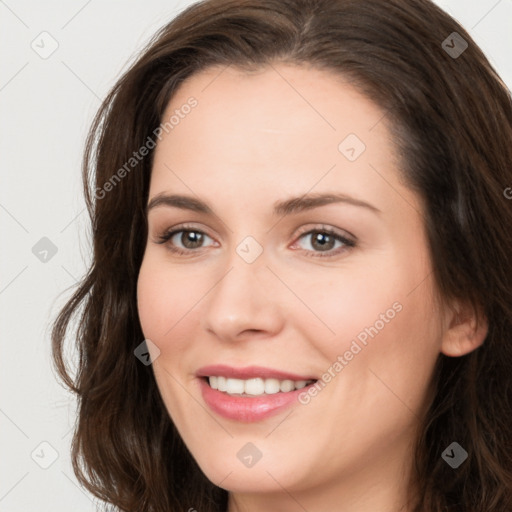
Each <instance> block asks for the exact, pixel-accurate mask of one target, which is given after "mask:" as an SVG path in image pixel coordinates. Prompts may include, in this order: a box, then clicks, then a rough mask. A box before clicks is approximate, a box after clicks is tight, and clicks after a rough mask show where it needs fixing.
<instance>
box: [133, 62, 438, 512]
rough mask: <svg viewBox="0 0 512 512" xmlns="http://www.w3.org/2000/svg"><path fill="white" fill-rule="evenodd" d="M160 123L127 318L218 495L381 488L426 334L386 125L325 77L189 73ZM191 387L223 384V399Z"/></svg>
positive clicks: (284, 72)
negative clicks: (136, 320)
mask: <svg viewBox="0 0 512 512" xmlns="http://www.w3.org/2000/svg"><path fill="white" fill-rule="evenodd" d="M191 97H194V98H195V100H196V101H197V104H195V103H194V104H195V106H194V107H193V108H184V107H183V106H184V105H187V104H192V102H193V100H190V98H191ZM175 111H178V112H175ZM172 115H174V116H175V118H174V121H173V122H172V128H171V129H168V133H165V132H163V137H162V138H161V140H160V142H159V143H158V145H157V148H156V150H155V151H156V152H155V158H154V165H153V170H152V176H151V185H150V192H149V201H148V204H149V205H151V207H150V208H149V211H148V223H149V226H148V227H149V236H148V240H147V246H146V249H145V255H144V260H143V262H142V266H141V269H140V275H139V281H138V307H139V314H140V321H141V325H142V329H143V332H144V335H145V337H146V338H147V339H149V340H151V342H152V344H153V345H151V344H150V347H153V349H152V353H153V356H154V357H155V360H154V363H153V370H154V375H155V378H156V381H157V384H158V387H159V390H160V392H161V395H162V397H163V400H164V402H165V405H166V407H167V410H168V412H169V414H170V416H171V418H172V420H173V422H174V423H175V425H176V427H177V429H178V430H179V432H180V434H181V436H182V438H183V440H184V442H185V443H186V445H187V446H188V448H189V450H190V452H191V453H192V455H193V456H194V458H195V459H196V460H197V462H198V464H199V466H200V467H201V469H202V470H203V471H204V473H205V474H206V476H207V477H208V478H209V479H210V480H211V481H212V482H214V483H216V484H217V485H219V486H221V487H223V488H225V489H228V490H230V491H233V492H234V493H235V494H236V493H240V494H244V493H247V495H249V494H251V493H256V495H260V496H262V495H263V494H265V493H268V495H270V494H272V493H276V494H275V495H274V497H273V499H277V496H283V499H284V500H288V502H290V500H291V498H290V495H291V496H294V499H295V498H296V499H297V500H299V497H300V500H301V501H300V502H301V504H302V505H303V506H304V507H306V508H307V505H308V504H310V505H312V504H313V503H315V504H316V505H317V506H318V504H319V501H318V498H315V501H308V499H310V497H311V496H313V495H314V494H315V493H316V496H318V495H320V496H322V497H323V498H325V499H329V497H335V496H336V494H335V493H336V492H339V490H340V489H342V488H345V491H347V490H348V489H349V488H350V493H348V491H347V493H345V494H344V496H346V497H347V499H349V498H348V497H349V496H356V495H358V493H360V494H361V495H362V494H365V496H367V497H366V498H365V499H368V500H370V499H372V498H371V495H372V493H368V485H369V482H372V481H373V482H374V489H375V495H377V494H378V493H379V492H381V491H378V489H381V490H382V489H384V488H388V489H396V487H397V485H398V486H399V485H401V483H400V482H398V483H397V480H398V481H400V480H401V477H400V475H402V474H403V475H406V474H407V468H408V467H409V466H408V465H409V464H410V463H411V461H412V459H411V447H412V442H413V439H414V436H415V429H416V428H417V426H418V423H419V417H420V416H421V414H422V411H423V408H424V400H425V396H426V394H427V388H428V384H429V382H430V379H431V375H432V370H433V367H434V364H435V361H436V358H437V356H438V354H439V352H440V347H441V338H442V327H441V324H442V322H441V321H440V317H441V313H440V309H439V306H438V305H437V301H435V300H434V296H435V295H434V288H433V280H432V276H431V270H432V267H431V261H430V258H429V253H428V250H427V240H426V236H425V229H424V219H423V217H422V214H421V212H422V211H423V206H422V203H421V201H420V199H419V198H418V197H417V195H416V194H414V193H413V192H411V191H410V190H408V189H407V188H405V187H404V185H403V184H402V183H401V182H400V179H399V172H398V159H397V156H396V154H395V152H394V147H393V144H392V141H391V139H390V135H389V132H388V130H387V127H386V116H385V112H383V111H381V110H380V109H379V108H378V107H377V106H376V105H375V104H373V103H372V102H371V101H369V100H368V99H366V98H365V97H363V96H362V95H360V94H359V93H358V92H357V90H356V89H354V88H353V87H352V86H351V85H349V84H348V83H347V82H345V81H343V79H342V78H339V77H336V76H334V75H332V74H329V73H328V72H326V71H320V70H314V69H308V68H299V67H293V66H289V65H284V64H282V65H278V66H275V67H272V68H266V69H265V70H262V71H260V72H257V73H250V74H249V73H246V72H242V71H238V70H235V69H233V68H227V69H224V68H215V69H209V70H207V71H204V72H202V73H199V74H196V75H194V76H193V77H192V78H191V79H189V80H188V81H187V82H185V83H184V84H183V85H182V87H181V89H180V90H179V91H178V93H177V94H176V95H175V96H174V98H173V100H172V101H171V103H170V105H169V106H168V109H167V112H166V114H165V116H164V121H167V120H168V119H169V118H170V117H171V116H172ZM176 119H179V121H176ZM178 196H180V197H178ZM166 197H167V199H166ZM158 198H159V199H158ZM157 199H158V201H157ZM184 230H186V231H184ZM173 231H175V233H174V234H172V235H171V236H170V237H167V238H168V240H167V241H165V242H164V243H161V241H162V240H160V237H165V235H166V234H168V233H169V232H173ZM156 347H157V349H158V350H157V349H156ZM211 365H224V366H227V367H230V368H206V369H205V367H207V366H211ZM251 367H253V368H252V370H253V371H252V372H251ZM257 367H261V368H257ZM230 369H231V372H230ZM237 370H238V372H237ZM245 370H247V371H245ZM287 374H292V375H287ZM205 375H206V376H213V377H221V378H220V379H212V381H213V384H214V385H215V381H217V386H221V388H223V386H224V385H226V382H225V381H224V379H223V378H228V377H229V378H230V380H229V381H228V383H227V385H228V392H229V393H228V392H225V391H219V390H218V389H217V390H214V389H212V388H211V387H210V385H209V384H208V383H207V379H206V378H204V376H205ZM233 377H242V379H235V380H234V381H233V380H231V378H233ZM259 377H261V379H260V378H259ZM286 377H290V378H289V379H286ZM276 379H277V380H276ZM311 379H316V380H317V381H318V382H317V383H316V384H312V385H307V384H308V382H306V386H305V387H301V386H304V384H305V383H304V382H300V381H304V380H305V381H309V380H311ZM286 380H288V381H290V380H291V381H292V383H290V382H283V381H286ZM291 387H293V388H294V389H295V387H297V388H298V389H297V390H296V391H289V389H290V388H291ZM223 389H225V388H223ZM278 389H279V392H276V391H277V390H278ZM263 390H266V392H265V394H263V395H262V394H261V392H262V391H263ZM242 392H243V395H246V396H241V394H242ZM404 468H405V469H404ZM402 470H403V473H402ZM363 482H365V483H364V487H363ZM349 484H350V487H349ZM285 490H286V491H285ZM382 492H392V491H390V490H388V491H382ZM311 499H312V498H311ZM354 499H355V498H354ZM292 502H293V500H292V501H291V502H290V503H292ZM274 503H275V501H274ZM377 509H378V507H377ZM283 510H284V508H283ZM315 510H316V508H315ZM365 510H366V509H365Z"/></svg>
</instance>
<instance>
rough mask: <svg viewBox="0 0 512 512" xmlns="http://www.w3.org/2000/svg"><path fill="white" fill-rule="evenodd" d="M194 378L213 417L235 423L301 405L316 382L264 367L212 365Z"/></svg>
mask: <svg viewBox="0 0 512 512" xmlns="http://www.w3.org/2000/svg"><path fill="white" fill-rule="evenodd" d="M196 376H197V378H198V381H199V386H200V390H201V394H202V397H203V400H204V402H205V404H206V405H207V406H208V407H209V408H210V409H211V410H212V411H213V412H215V413H216V414H218V415H220V416H222V417H224V418H227V419H230V420H235V421H238V422H246V423H249V422H256V421H261V420H264V419H266V418H268V417H269V416H273V415H275V414H278V413H279V412H282V411H283V410H284V409H286V408H288V407H291V406H293V405H298V404H300V401H299V398H300V394H302V393H304V392H308V390H309V388H310V387H312V386H314V385H315V384H316V382H317V381H318V379H316V378H314V377H312V376H310V375H308V376H301V375H296V374H291V373H288V372H281V371H278V370H272V369H269V368H263V367H256V366H252V367H246V368H233V367H228V366H225V365H214V366H209V367H204V368H202V369H200V370H199V371H198V372H197V373H196Z"/></svg>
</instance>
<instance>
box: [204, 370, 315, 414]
mask: <svg viewBox="0 0 512 512" xmlns="http://www.w3.org/2000/svg"><path fill="white" fill-rule="evenodd" d="M210 375H216V374H215V373H212V374H210ZM223 375H225V376H227V375H226V374H223ZM244 375H246V374H244ZM260 376H261V374H260ZM249 378H250V377H249ZM267 378H273V377H267ZM291 380H308V379H302V378H300V379H295V378H293V379H291ZM198 381H199V386H200V388H201V394H202V396H203V400H204V401H205V403H206V405H207V406H208V407H209V408H210V409H211V410H212V411H213V412H215V413H217V414H219V415H220V416H223V417H224V418H227V419H230V420H235V421H239V422H244V423H252V422H256V421H261V420H264V419H266V418H269V417H271V416H274V415H275V414H278V413H280V412H282V411H283V410H285V409H287V408H288V407H291V406H292V405H293V404H296V405H297V404H299V403H300V402H299V395H300V394H301V393H304V392H307V391H308V390H309V388H310V387H311V386H314V385H315V383H316V382H313V383H312V384H310V385H309V386H305V387H303V388H302V389H295V390H294V391H289V392H287V393H275V394H272V395H259V396H254V397H245V396H231V395H228V394H227V393H224V392H222V391H219V390H217V389H213V388H211V387H210V385H209V383H208V379H207V378H206V377H204V376H198Z"/></svg>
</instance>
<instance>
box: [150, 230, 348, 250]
mask: <svg viewBox="0 0 512 512" xmlns="http://www.w3.org/2000/svg"><path fill="white" fill-rule="evenodd" d="M182 232H193V233H199V234H202V235H206V236H208V237H209V238H212V237H210V236H209V235H208V234H207V233H205V232H204V231H201V230H200V229H197V228H195V227H193V226H189V225H182V226H179V227H178V228H175V229H172V230H169V231H166V232H164V233H163V234H161V235H158V236H157V240H158V241H157V242H156V243H157V244H162V245H163V244H166V243H167V242H169V240H170V239H171V238H172V237H173V236H174V235H176V234H177V233H182ZM314 233H321V234H326V235H329V236H332V237H333V238H334V239H335V240H336V241H338V242H341V243H342V244H343V247H338V248H337V249H335V250H330V251H326V254H322V251H311V250H307V249H303V251H305V252H306V256H308V257H311V258H329V257H333V256H337V255H338V254H339V253H340V252H342V251H345V250H347V249H352V248H354V247H356V241H355V240H352V239H349V238H346V237H344V236H343V235H340V234H339V233H338V232H337V231H335V230H334V229H332V228H330V227H327V226H320V227H317V228H313V229H309V230H307V231H305V232H303V233H299V234H298V236H297V241H298V240H300V239H301V238H302V237H305V236H306V235H312V234H314ZM295 243H296V242H294V245H295ZM168 248H169V250H170V251H171V252H173V253H175V254H178V255H183V256H190V255H191V253H194V252H197V251H198V250H199V249H202V247H199V248H197V249H181V248H179V247H176V246H173V245H171V244H168ZM312 253H313V254H312Z"/></svg>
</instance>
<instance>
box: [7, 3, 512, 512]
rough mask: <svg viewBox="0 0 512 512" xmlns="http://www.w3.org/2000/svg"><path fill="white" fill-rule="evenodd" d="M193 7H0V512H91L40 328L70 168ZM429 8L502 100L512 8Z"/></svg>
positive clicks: (59, 276)
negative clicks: (469, 42) (483, 58)
mask: <svg viewBox="0 0 512 512" xmlns="http://www.w3.org/2000/svg"><path fill="white" fill-rule="evenodd" d="M190 3H192V2H190V1H181V2H178V1H176V0H145V1H138V2H137V1H134V0H129V1H127V0H123V1H121V0H117V1H116V0H103V1H100V0H89V1H87V0H72V1H57V0H53V1H45V2H36V1H35V0H26V1H23V0H6V1H3V0H0V38H1V49H2V53H1V55H0V59H1V70H2V72H1V74H0V107H1V111H0V112H1V114H0V129H1V137H0V144H1V146H0V155H1V173H2V175H1V186H0V223H1V229H2V240H3V243H2V257H1V259H0V265H1V274H0V315H1V327H2V334H1V350H2V352H1V358H0V364H1V368H0V392H1V395H0V434H1V438H0V450H1V451H0V511H1V512H15V511H17V512H29V511H30V512H32V511H38V512H46V511H48V512H50V511H51V512H60V511H62V512H64V511H65V512H69V511H70V510H73V511H93V510H95V504H94V501H93V500H92V499H91V497H90V496H89V495H88V494H87V493H86V492H85V491H83V490H81V489H80V488H79V487H78V485H77V483H76V480H75V478H74V476H73V472H72V469H71V465H70V458H69V449H70V441H71V429H72V426H73V421H74V402H73V398H72V396H71V395H70V394H68V393H67V392H65V391H64V390H63V388H62V387H61V386H60V385H59V384H57V382H56V380H55V377H54V374H53V372H52V369H51V366H50V350H49V322H50V319H52V318H54V317H55V314H56V313H57V311H58V309H59V307H61V306H62V305H63V304H64V301H65V298H66V297H68V296H69V295H70V292H71V287H72V286H73V285H74V283H75V282H76V281H77V279H79V278H80V277H81V276H82V275H83V273H84V271H85V269H86V264H87V262H88V259H89V254H90V242H89V239H88V233H89V229H88V219H87V214H86V212H85V210H84V202H83V199H82V197H81V181H80V179H81V178H80V162H81V156H82V150H83V144H84V139H85V135H86V132H87V129H88V127H89V125H90V123H91V120H92V117H93V115H94V113H95V111H96V110H97V108H98V107H99V105H100V101H101V100H102V99H103V98H104V96H105V95H106V93H107V92H108V90H109V89H110V87H111V86H112V85H113V84H114V83H115V81H116V79H117V78H119V76H120V73H121V72H122V71H123V70H125V69H126V67H127V64H128V62H131V60H132V59H133V57H134V56H135V53H136V51H137V50H139V49H140V48H141V47H142V46H143V44H144V43H145V42H146V41H147V40H148V39H149V38H150V36H151V35H152V34H153V33H154V32H155V31H156V29H158V28H159V27H160V26H162V25H163V24H164V23H166V22H167V21H168V20H170V19H171V18H172V17H174V15H175V14H176V13H177V12H178V11H180V10H181V9H182V8H183V7H185V6H186V5H189V4H190ZM437 3H438V4H439V5H441V7H443V8H444V9H445V10H447V11H448V12H449V13H450V14H451V15H452V16H454V17H455V18H456V19H458V20H459V21H460V22H461V23H462V24H463V25H464V26H465V27H466V28H467V29H468V31H469V32H470V34H471V35H472V36H473V37H474V39H475V40H476V42H477V43H478V44H479V45H480V46H481V47H482V49H483V50H484V51H485V52H486V54H487V55H488V57H489V58H490V60H491V62H492V63H493V64H494V65H495V67H496V68H497V70H498V72H499V73H500V74H501V76H502V77H503V79H504V80H505V82H506V83H507V84H508V86H509V88H510V87H511V85H512V58H511V53H512V0H500V1H497V0H474V1H472V2H468V1H467V0H443V1H441V0H440V1H438V2H437ZM43 31H46V32H48V33H49V34H51V37H52V38H53V39H54V40H55V41H56V42H57V43H58V48H57V50H56V51H55V52H54V53H53V54H52V55H51V56H49V57H48V58H47V59H43V58H41V57H40V56H39V55H38V54H37V53H36V51H34V50H33V49H32V47H31V44H34V45H39V48H40V50H39V51H40V52H42V51H44V50H48V49H50V48H51V44H52V41H51V40H50V39H49V36H39V35H40V34H41V32H43ZM447 35H448V34H447ZM41 38H45V39H44V40H42V39H41ZM33 41H35V42H34V43H32V42H33ZM440 43H441V42H440ZM53 44H55V43H53ZM511 185H512V184H511ZM42 237H48V238H49V239H50V240H51V241H52V243H53V244H55V246H56V247H57V253H56V254H55V255H54V256H53V257H51V258H50V257H48V261H46V262H42V261H40V260H39V259H38V258H37V257H36V255H34V254H33V252H32V248H33V246H34V245H35V244H36V243H37V242H38V241H39V240H40V239H41V238H42ZM41 257H42V256H41ZM43 442H46V443H49V445H51V446H49V445H48V444H43V445H41V443H43ZM55 457H57V458H56V459H55V461H54V462H53V463H52V464H51V465H50V466H49V467H48V468H47V469H43V468H42V467H41V465H48V464H50V463H51V462H52V460H53V458H55Z"/></svg>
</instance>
